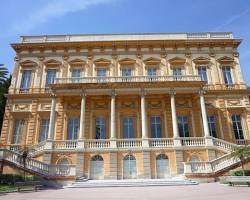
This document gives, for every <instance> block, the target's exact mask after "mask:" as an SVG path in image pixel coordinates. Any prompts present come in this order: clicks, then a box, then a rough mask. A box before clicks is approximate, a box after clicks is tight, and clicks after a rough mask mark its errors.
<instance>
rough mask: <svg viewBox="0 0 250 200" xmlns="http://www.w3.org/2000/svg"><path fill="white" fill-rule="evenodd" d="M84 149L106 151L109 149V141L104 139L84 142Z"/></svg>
mask: <svg viewBox="0 0 250 200" xmlns="http://www.w3.org/2000/svg"><path fill="white" fill-rule="evenodd" d="M85 147H86V148H88V149H106V148H109V147H110V140H105V139H90V140H86V141H85Z"/></svg>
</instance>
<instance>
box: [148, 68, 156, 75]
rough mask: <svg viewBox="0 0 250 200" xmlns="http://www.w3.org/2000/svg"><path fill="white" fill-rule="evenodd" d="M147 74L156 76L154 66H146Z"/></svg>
mask: <svg viewBox="0 0 250 200" xmlns="http://www.w3.org/2000/svg"><path fill="white" fill-rule="evenodd" d="M148 76H156V68H152V67H151V68H148Z"/></svg>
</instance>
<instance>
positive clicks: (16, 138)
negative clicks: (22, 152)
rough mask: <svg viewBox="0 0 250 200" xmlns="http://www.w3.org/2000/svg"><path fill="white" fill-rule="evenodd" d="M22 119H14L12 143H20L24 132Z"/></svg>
mask: <svg viewBox="0 0 250 200" xmlns="http://www.w3.org/2000/svg"><path fill="white" fill-rule="evenodd" d="M24 124H25V120H24V119H17V120H16V121H15V128H14V134H13V144H21V142H22V139H23V138H22V137H23V134H24V133H23V132H24Z"/></svg>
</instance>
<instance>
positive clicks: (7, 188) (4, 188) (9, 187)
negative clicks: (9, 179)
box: [0, 184, 17, 193]
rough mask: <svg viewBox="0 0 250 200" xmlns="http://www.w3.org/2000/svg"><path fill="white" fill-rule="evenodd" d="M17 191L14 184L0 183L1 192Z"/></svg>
mask: <svg viewBox="0 0 250 200" xmlns="http://www.w3.org/2000/svg"><path fill="white" fill-rule="evenodd" d="M15 191H17V189H16V186H14V185H7V184H0V193H1V192H15Z"/></svg>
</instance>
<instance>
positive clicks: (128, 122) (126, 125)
mask: <svg viewBox="0 0 250 200" xmlns="http://www.w3.org/2000/svg"><path fill="white" fill-rule="evenodd" d="M123 138H134V120H133V117H124V118H123Z"/></svg>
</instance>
